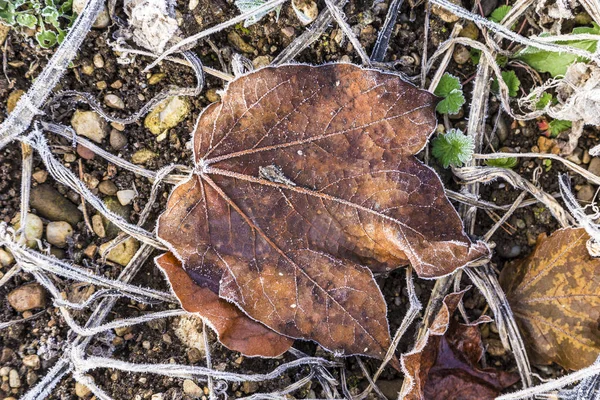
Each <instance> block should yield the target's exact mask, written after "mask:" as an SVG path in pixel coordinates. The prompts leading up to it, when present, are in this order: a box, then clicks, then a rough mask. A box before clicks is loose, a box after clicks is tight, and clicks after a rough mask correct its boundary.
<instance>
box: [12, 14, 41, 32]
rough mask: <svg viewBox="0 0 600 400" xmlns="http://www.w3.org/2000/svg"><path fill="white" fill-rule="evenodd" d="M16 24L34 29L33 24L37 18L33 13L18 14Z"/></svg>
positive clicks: (34, 24) (35, 23)
mask: <svg viewBox="0 0 600 400" xmlns="http://www.w3.org/2000/svg"><path fill="white" fill-rule="evenodd" d="M17 24H19V25H21V26H24V27H26V28H29V29H35V26H36V25H37V18H36V17H35V15H31V14H18V15H17Z"/></svg>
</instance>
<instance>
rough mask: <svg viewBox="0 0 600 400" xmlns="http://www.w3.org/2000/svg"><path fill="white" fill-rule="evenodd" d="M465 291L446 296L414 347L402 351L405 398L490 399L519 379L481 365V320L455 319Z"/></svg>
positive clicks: (485, 320)
mask: <svg viewBox="0 0 600 400" xmlns="http://www.w3.org/2000/svg"><path fill="white" fill-rule="evenodd" d="M463 294H464V291H463V292H458V293H451V294H449V295H447V296H446V297H445V298H444V302H443V306H442V309H441V310H440V311H439V312H438V314H437V315H436V318H435V320H434V322H433V323H432V325H431V327H430V328H429V330H428V332H427V334H426V335H425V337H423V338H422V339H421V340H420V341H419V342H417V344H416V345H415V350H414V351H412V352H410V353H408V354H404V355H402V367H403V369H404V372H405V376H406V377H407V379H409V386H408V390H407V393H403V397H402V398H403V399H405V400H447V399H454V400H491V399H494V398H496V397H497V396H498V395H499V394H500V392H501V391H502V390H503V389H505V388H507V387H509V386H511V385H513V384H515V383H516V382H517V381H518V380H519V376H518V375H517V374H513V373H508V372H505V371H499V370H494V369H491V368H486V369H480V368H479V367H478V365H477V364H478V363H479V360H480V359H481V357H482V356H483V345H482V342H481V335H480V333H479V328H478V327H477V324H478V323H481V322H490V321H491V320H489V318H481V319H480V320H478V321H476V322H475V323H472V324H469V325H465V324H459V323H458V322H456V321H453V320H452V314H454V311H455V310H456V308H457V306H458V303H459V302H460V300H461V299H462V297H463Z"/></svg>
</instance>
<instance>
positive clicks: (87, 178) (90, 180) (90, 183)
mask: <svg viewBox="0 0 600 400" xmlns="http://www.w3.org/2000/svg"><path fill="white" fill-rule="evenodd" d="M83 182H84V183H85V184H86V186H87V187H89V188H90V189H96V188H97V187H98V184H99V183H100V181H99V180H98V178H96V177H95V176H94V175H92V174H88V173H87V172H86V173H85V174H83Z"/></svg>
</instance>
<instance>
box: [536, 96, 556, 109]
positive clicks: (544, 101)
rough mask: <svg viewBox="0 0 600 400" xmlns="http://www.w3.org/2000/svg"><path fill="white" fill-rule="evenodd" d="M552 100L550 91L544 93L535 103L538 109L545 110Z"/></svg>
mask: <svg viewBox="0 0 600 400" xmlns="http://www.w3.org/2000/svg"><path fill="white" fill-rule="evenodd" d="M552 100H553V98H552V95H551V94H550V93H546V92H544V94H542V95H541V96H540V98H539V100H538V102H537V103H535V108H536V109H537V110H543V109H544V108H546V106H547V105H548V104H550V103H551V102H552Z"/></svg>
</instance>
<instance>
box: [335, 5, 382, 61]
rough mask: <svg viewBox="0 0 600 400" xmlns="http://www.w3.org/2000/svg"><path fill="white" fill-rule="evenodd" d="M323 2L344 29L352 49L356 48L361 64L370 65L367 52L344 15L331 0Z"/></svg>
mask: <svg viewBox="0 0 600 400" xmlns="http://www.w3.org/2000/svg"><path fill="white" fill-rule="evenodd" d="M325 4H327V9H328V10H329V12H330V13H331V15H332V16H333V18H334V19H335V21H336V22H337V23H338V26H339V27H340V28H341V29H342V31H344V34H345V35H346V36H347V37H348V39H349V40H350V43H352V46H353V47H354V50H356V52H357V53H358V55H359V56H360V58H361V60H362V62H363V64H364V65H367V66H371V60H370V59H369V56H368V55H367V53H365V49H363V47H362V44H360V42H359V41H358V38H357V37H356V35H355V34H354V32H352V29H350V27H349V26H348V23H346V18H345V15H344V14H343V13H342V11H341V10H340V9H339V8H338V7H337V6H336V5H335V4H334V3H333V0H325Z"/></svg>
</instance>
